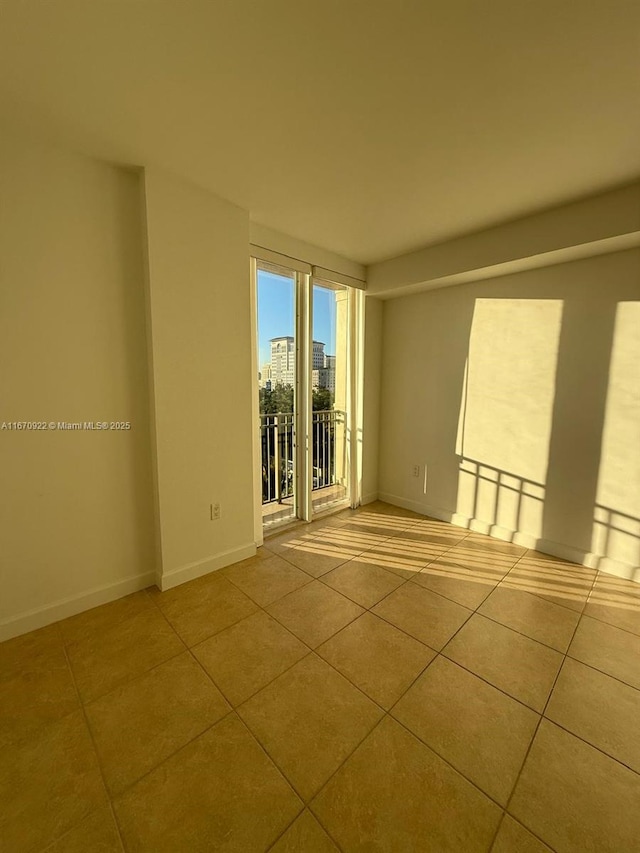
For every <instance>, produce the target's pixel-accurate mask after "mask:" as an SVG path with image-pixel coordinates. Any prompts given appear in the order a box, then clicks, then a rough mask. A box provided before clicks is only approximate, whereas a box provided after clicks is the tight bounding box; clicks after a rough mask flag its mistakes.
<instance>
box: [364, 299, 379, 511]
mask: <svg viewBox="0 0 640 853" xmlns="http://www.w3.org/2000/svg"><path fill="white" fill-rule="evenodd" d="M382 311H383V303H382V302H381V301H380V300H379V299H374V298H373V297H366V298H365V300H364V365H363V375H364V387H363V426H362V490H361V491H362V502H363V503H369V502H370V501H373V500H375V499H376V498H377V496H378V452H379V434H378V433H379V417H380V371H381V360H382Z"/></svg>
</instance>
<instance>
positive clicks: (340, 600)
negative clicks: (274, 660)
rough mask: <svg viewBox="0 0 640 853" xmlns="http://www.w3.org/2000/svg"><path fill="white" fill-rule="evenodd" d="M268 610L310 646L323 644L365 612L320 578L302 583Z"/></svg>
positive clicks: (314, 646)
mask: <svg viewBox="0 0 640 853" xmlns="http://www.w3.org/2000/svg"><path fill="white" fill-rule="evenodd" d="M267 609H268V611H269V613H271V615H272V616H273V617H274V618H275V619H277V620H278V622H280V623H281V624H282V625H284V626H285V628H288V629H289V630H290V631H292V632H293V633H294V634H295V635H296V637H299V638H300V639H301V640H302V641H303V642H304V643H306V644H307V645H308V646H310V647H311V648H316V646H319V645H320V643H324V641H325V640H328V639H329V637H332V636H333V635H334V634H335V633H337V632H338V631H339V630H340V629H341V628H344V627H345V625H348V624H349V622H353V620H354V619H356V618H357V617H358V616H360V615H361V614H362V613H363V610H362V608H361V607H359V606H358V605H357V604H354V602H353V601H349V599H348V598H345V597H344V596H343V595H340V593H339V592H336V591H335V590H333V589H330V588H329V587H327V586H325V585H324V584H322V583H320V582H319V581H314V582H313V583H310V584H307V586H303V587H302V588H301V589H298V590H296V591H295V592H292V593H290V594H289V595H287V596H286V597H285V598H281V599H280V601H276V603H275V604H272V605H271V606H270V607H268V608H267Z"/></svg>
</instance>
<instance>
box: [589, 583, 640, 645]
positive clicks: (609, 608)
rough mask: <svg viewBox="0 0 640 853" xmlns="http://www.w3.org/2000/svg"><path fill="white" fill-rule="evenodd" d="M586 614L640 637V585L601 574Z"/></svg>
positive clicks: (594, 586)
mask: <svg viewBox="0 0 640 853" xmlns="http://www.w3.org/2000/svg"><path fill="white" fill-rule="evenodd" d="M584 613H585V615H586V616H592V617H593V618H594V619H600V620H602V621H603V622H608V623H609V624H610V625H615V626H616V627H617V628H623V629H624V630H625V631H631V632H632V633H633V634H639V635H640V584H638V583H634V581H628V580H624V578H617V577H614V576H613V575H604V574H599V575H598V577H597V578H596V582H595V584H594V585H593V589H592V590H591V595H590V596H589V600H588V601H587V606H586V607H585V609H584Z"/></svg>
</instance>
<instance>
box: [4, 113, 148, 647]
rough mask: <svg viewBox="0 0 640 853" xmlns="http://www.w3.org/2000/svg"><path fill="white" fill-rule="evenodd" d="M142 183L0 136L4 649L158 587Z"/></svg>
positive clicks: (66, 154)
mask: <svg viewBox="0 0 640 853" xmlns="http://www.w3.org/2000/svg"><path fill="white" fill-rule="evenodd" d="M138 182H139V179H138V176H137V174H136V173H135V172H132V171H127V170H124V169H119V168H115V167H112V166H109V165H107V164H105V163H100V162H97V161H94V160H90V159H87V158H85V157H82V156H79V155H75V154H72V153H70V152H66V151H62V150H57V149H55V148H53V147H51V146H49V145H44V144H38V143H36V142H34V141H32V140H30V139H27V138H23V137H18V136H14V135H12V134H11V133H9V132H7V131H6V129H5V131H4V132H3V133H2V134H0V364H1V365H2V368H1V374H0V406H1V412H0V421H44V422H49V421H55V422H58V421H66V422H74V421H75V422H78V421H82V422H84V421H97V420H104V421H130V422H131V430H130V431H118V432H116V431H108V432H98V431H93V432H90V431H82V432H79V431H51V430H47V431H26V430H25V431H20V432H13V431H8V430H0V470H1V471H2V488H1V489H0V519H1V530H2V543H1V546H0V560H1V561H2V563H1V566H0V638H2V637H4V636H10V635H11V634H13V633H20V632H21V631H26V630H29V629H30V628H32V627H37V626H38V625H41V624H45V623H46V622H49V621H53V620H55V619H57V618H60V617H62V616H66V615H68V614H69V613H72V612H77V611H78V610H82V609H85V608H87V607H90V606H93V605H94V604H98V603H100V602H101V601H103V600H108V599H110V598H115V597H118V596H120V595H124V594H126V593H127V592H131V591H133V590H134V589H138V588H140V587H143V586H145V585H148V584H149V583H152V582H153V577H154V575H153V541H152V502H151V487H150V480H151V475H150V467H151V466H150V451H149V422H148V393H147V377H146V353H145V321H144V297H143V274H142V251H141V234H140V204H139V188H138Z"/></svg>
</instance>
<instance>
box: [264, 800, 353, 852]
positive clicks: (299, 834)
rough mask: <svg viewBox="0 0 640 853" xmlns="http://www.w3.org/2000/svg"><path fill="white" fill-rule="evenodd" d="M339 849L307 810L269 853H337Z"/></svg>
mask: <svg viewBox="0 0 640 853" xmlns="http://www.w3.org/2000/svg"><path fill="white" fill-rule="evenodd" d="M337 850H338V848H337V847H336V845H335V844H334V843H333V841H332V840H331V839H330V838H329V836H328V835H327V833H326V832H325V831H324V829H323V828H322V827H321V826H320V824H319V823H318V821H317V820H316V819H315V817H314V816H313V815H312V814H311V813H310V812H308V811H307V810H306V809H305V811H303V812H302V814H301V815H300V817H299V818H296V820H295V821H294V822H293V823H292V824H291V826H290V827H289V829H288V830H287V831H286V832H285V834H284V835H283V836H282V838H280V839H279V841H278V842H277V843H276V844H274V845H273V847H272V848H271V850H270V851H269V853H336V851H337Z"/></svg>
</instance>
